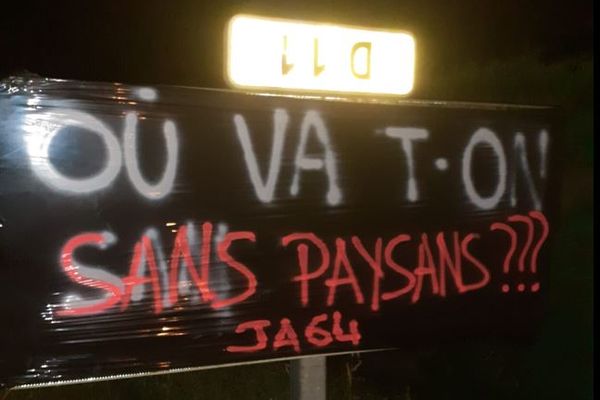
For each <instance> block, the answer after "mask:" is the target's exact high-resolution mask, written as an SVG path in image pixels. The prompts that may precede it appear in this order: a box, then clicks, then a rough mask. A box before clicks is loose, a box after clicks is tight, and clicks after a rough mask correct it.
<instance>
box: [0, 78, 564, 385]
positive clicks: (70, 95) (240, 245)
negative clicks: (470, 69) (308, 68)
mask: <svg viewBox="0 0 600 400" xmlns="http://www.w3.org/2000/svg"><path fill="white" fill-rule="evenodd" d="M556 132H557V126H556V122H555V118H554V117H553V111H552V110H551V109H548V108H542V107H518V106H500V105H474V104H449V103H426V102H393V101H388V102H387V103H379V104H375V103H372V102H368V101H362V102H361V101H358V100H352V101H351V100H347V99H346V100H343V99H329V100H327V99H317V98H313V99H311V98H294V97H285V96H269V95H250V94H243V93H237V92H231V91H216V90H205V89H193V88H179V87H159V88H150V87H133V86H127V85H122V84H101V83H89V82H76V81H56V80H47V79H38V78H36V79H31V80H26V79H18V78H13V79H9V80H6V81H4V84H3V88H2V92H1V93H0V149H1V152H0V154H1V158H0V218H1V221H0V222H1V224H2V227H1V228H0V252H1V253H0V296H1V302H0V318H1V321H2V329H1V331H0V349H1V353H0V372H1V375H0V379H1V381H2V383H3V384H4V385H6V386H9V387H12V386H16V385H31V384H47V383H54V382H60V381H72V380H79V379H84V378H101V377H110V376H123V375H131V374H138V373H143V372H157V371H173V370H184V369H186V368H193V367H202V366H216V365H224V364H233V363H240V362H248V361H255V360H267V359H277V358H284V357H294V356H302V355H309V354H319V353H320V354H327V353H339V352H353V351H363V350H370V349H386V348H403V347H404V348H408V347H413V346H417V345H420V344H427V343H443V342H444V341H446V340H451V339H453V338H459V337H460V338H469V337H481V336H492V335H493V336H503V337H519V336H529V335H532V334H534V332H535V329H536V327H537V326H538V325H539V322H540V318H541V316H542V312H543V298H544V296H543V295H544V293H545V292H546V291H547V290H548V288H547V273H548V254H549V250H548V247H549V239H550V237H551V235H552V220H553V219H552V214H553V210H554V209H555V208H556V206H555V204H554V200H553V199H554V196H553V193H555V192H556V190H557V187H556V182H555V178H554V176H555V175H556V170H555V169H556V163H555V156H554V153H555V150H554V149H555V148H556V145H555V141H556V136H557V135H556Z"/></svg>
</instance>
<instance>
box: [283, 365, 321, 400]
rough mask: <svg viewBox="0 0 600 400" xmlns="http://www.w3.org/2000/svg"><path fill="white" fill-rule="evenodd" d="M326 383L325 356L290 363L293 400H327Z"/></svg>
mask: <svg viewBox="0 0 600 400" xmlns="http://www.w3.org/2000/svg"><path fill="white" fill-rule="evenodd" d="M326 383H327V363H326V357H325V356H314V357H304V358H299V359H297V360H292V361H290V386H291V394H292V396H291V398H292V400H325V398H326V392H327V387H326Z"/></svg>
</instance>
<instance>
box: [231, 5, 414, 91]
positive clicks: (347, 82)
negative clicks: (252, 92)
mask: <svg viewBox="0 0 600 400" xmlns="http://www.w3.org/2000/svg"><path fill="white" fill-rule="evenodd" d="M226 64H227V67H226V68H227V77H228V80H229V82H230V83H231V84H232V85H233V86H235V87H239V88H249V89H252V88H254V89H285V90H303V91H312V92H345V93H371V94H392V95H405V94H408V93H409V92H410V91H411V90H412V87H413V80H414V65H415V42H414V39H413V38H412V36H411V35H410V34H408V33H405V32H394V31H383V30H373V29H362V28H353V27H346V26H337V25H329V24H319V23H308V22H296V21H286V20H280V19H270V18H263V17H253V16H246V15H239V16H236V17H234V18H233V19H232V20H231V22H230V23H229V29H228V36H227V63H226Z"/></svg>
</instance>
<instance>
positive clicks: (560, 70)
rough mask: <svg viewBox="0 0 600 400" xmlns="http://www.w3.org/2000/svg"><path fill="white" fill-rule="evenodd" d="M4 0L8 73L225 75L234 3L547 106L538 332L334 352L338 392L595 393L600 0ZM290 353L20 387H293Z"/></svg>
mask: <svg viewBox="0 0 600 400" xmlns="http://www.w3.org/2000/svg"><path fill="white" fill-rule="evenodd" d="M19 3H20V4H10V6H9V5H7V4H2V16H1V17H0V77H2V78H4V77H6V76H9V75H14V74H21V73H23V72H24V71H29V72H31V73H36V74H39V75H41V76H45V77H52V78H65V79H80V80H95V81H114V82H123V83H131V84H150V85H156V84H171V85H185V86H200V87H213V88H224V87H225V80H224V77H223V58H224V57H223V50H224V49H223V41H224V28H225V24H226V22H227V21H228V19H229V18H230V17H231V16H233V15H234V14H236V13H239V12H244V13H255V14H262V15H270V16H278V17H286V18H294V19H306V20H315V21H326V22H337V23H343V24H352V25H359V26H365V27H381V28H391V29H404V30H408V31H411V32H412V33H413V34H414V36H415V38H416V40H417V70H416V71H417V73H416V82H415V90H414V92H413V93H412V94H411V96H410V98H417V99H436V100H471V101H489V102H511V103H528V104H550V105H558V106H560V109H561V112H562V113H563V115H564V118H565V132H564V135H565V146H564V148H563V149H561V150H562V152H563V153H562V156H563V158H564V159H565V160H566V161H567V162H566V163H565V169H564V171H563V176H562V177H561V178H562V180H563V182H564V185H563V186H564V189H563V191H562V193H561V194H560V196H561V198H560V199H561V204H562V214H561V221H560V223H559V225H558V226H559V229H560V231H559V232H558V235H557V236H558V238H557V240H556V242H555V248H554V249H553V250H552V252H553V257H552V259H553V261H552V265H551V268H552V270H551V271H552V273H551V280H552V288H553V290H551V292H550V296H549V297H550V298H549V301H548V313H547V316H546V320H545V322H544V326H543V329H542V332H543V333H542V335H541V337H539V338H538V339H537V340H536V341H535V343H532V344H529V345H527V346H521V345H520V346H517V345H513V344H507V343H492V342H489V341H486V340H481V341H480V342H472V341H471V342H469V343H458V344H456V345H455V346H452V347H447V346H446V347H440V348H435V349H432V350H431V351H430V352H427V353H426V354H424V353H418V354H406V353H402V354H399V353H394V352H390V353H385V354H370V355H361V356H358V357H356V356H354V357H334V358H330V359H329V361H328V363H329V364H328V365H329V366H328V368H329V372H328V393H329V397H330V398H334V399H338V398H358V399H384V398H385V399H455V398H461V399H464V398H473V399H482V398H486V399H494V398H498V399H505V398H527V399H538V398H539V399H554V398H556V399H588V398H591V397H592V297H593V283H592V277H593V273H592V258H593V250H592V243H591V239H592V214H593V213H592V209H593V207H592V202H593V198H592V192H593V190H592V175H593V173H592V164H593V127H592V126H593V93H592V86H593V71H592V66H593V61H592V36H593V35H592V31H593V17H592V1H582V0H571V1H564V2H558V1H540V0H533V1H518V0H503V1H498V0H463V1H451V0H446V1H418V2H416V1H411V2H409V1H377V0H370V1H357V0H347V1H341V0H336V1H326V0H321V1H289V0H286V1H275V0H262V1H239V0H238V1H222V2H218V1H210V2H209V1H206V2H201V1H187V0H186V1H170V2H169V1H102V2H95V1H94V2H92V1H80V2H77V1H72V2H62V1H48V2H32V1H29V2H24V1H22V2H19ZM288 396H289V385H288V373H287V364H286V363H270V364H264V365H257V366H248V367H236V368H225V369H217V370H212V371H205V372H198V373H193V374H192V373H190V374H177V375H170V376H165V377H156V378H144V379H132V380H126V381H116V382H108V383H99V384H89V385H75V386H70V387H65V388H52V389H39V390H35V391H17V392H14V393H12V392H11V393H10V394H9V395H8V398H9V399H12V398H14V399H17V398H36V399H37V398H39V399H41V398H56V399H65V398H73V399H78V398H89V399H95V398H98V399H101V398H112V399H118V398H119V399H121V398H122V399H134V398H144V399H150V398H157V399H158V398H161V399H162V398H184V399H191V398H199V399H200V398H201V399H204V398H207V399H208V398H231V399H234V398H260V399H262V398H287V397H288Z"/></svg>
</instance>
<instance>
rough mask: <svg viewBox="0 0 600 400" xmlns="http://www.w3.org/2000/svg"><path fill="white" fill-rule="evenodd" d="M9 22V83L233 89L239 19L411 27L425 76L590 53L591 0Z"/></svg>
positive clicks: (191, 9)
mask: <svg viewBox="0 0 600 400" xmlns="http://www.w3.org/2000/svg"><path fill="white" fill-rule="evenodd" d="M17 3H23V4H18V5H13V6H11V7H13V9H12V10H6V9H5V10H3V14H4V15H3V17H2V19H1V20H0V54H2V58H1V60H0V76H1V77H6V76H7V75H9V74H14V73H16V72H19V71H20V70H23V69H26V70H28V71H30V72H33V73H37V74H40V75H42V76H47V77H53V78H67V79H83V80H99V81H117V82H125V83H144V84H177V85H190V86H204V87H224V86H225V82H224V79H223V72H222V68H223V32H224V27H225V24H226V22H227V20H228V19H229V18H230V17H231V16H232V15H234V14H236V13H239V12H245V13H255V14H263V15H272V16H279V17H287V18H296V19H307V20H317V21H328V22H339V23H346V24H353V25H359V26H367V27H368V26H372V27H382V28H392V29H394V28H395V29H404V30H409V31H411V32H413V33H414V35H415V37H416V39H417V45H418V49H417V51H418V60H419V62H420V63H421V64H420V66H418V68H419V67H421V68H443V66H444V65H456V64H457V63H462V62H480V63H486V62H490V61H492V60H496V59H502V58H509V57H514V56H519V55H522V54H525V53H534V54H537V55H539V56H540V57H542V58H543V59H544V60H547V61H553V60H558V59H561V58H565V57H571V56H578V55H581V54H591V48H592V1H590V0H570V1H564V2H557V1H554V2H553V1H541V0H531V1H522V0H502V1H499V0H463V1H458V0H444V1H410V2H409V1H391V0H369V1H364V0H362V1H357V0H346V1H343V0H320V1H290V0H280V1H275V0H246V1H243V0H238V1H216V0H213V1H198V0H197V1H189V0H181V1H153V0H147V1H137V0H128V1H108V0H104V1H71V2H61V1H48V2H32V1H19V2H17Z"/></svg>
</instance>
